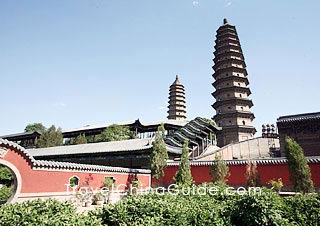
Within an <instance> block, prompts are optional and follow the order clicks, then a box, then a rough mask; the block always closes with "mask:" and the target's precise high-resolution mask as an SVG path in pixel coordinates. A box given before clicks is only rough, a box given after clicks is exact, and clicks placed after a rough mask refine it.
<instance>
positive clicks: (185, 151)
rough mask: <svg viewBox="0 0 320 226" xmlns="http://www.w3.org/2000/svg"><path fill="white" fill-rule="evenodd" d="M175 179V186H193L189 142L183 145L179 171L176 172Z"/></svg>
mask: <svg viewBox="0 0 320 226" xmlns="http://www.w3.org/2000/svg"><path fill="white" fill-rule="evenodd" d="M173 179H174V182H175V184H177V185H179V186H191V185H192V183H193V178H192V174H191V169H190V162H189V148H188V141H187V140H186V141H185V142H184V144H183V147H182V154H181V160H180V165H179V169H178V171H177V172H176V175H175V176H174V178H173Z"/></svg>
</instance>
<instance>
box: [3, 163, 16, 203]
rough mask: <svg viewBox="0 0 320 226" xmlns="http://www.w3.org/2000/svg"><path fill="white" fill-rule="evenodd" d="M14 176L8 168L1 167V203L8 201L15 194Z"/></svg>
mask: <svg viewBox="0 0 320 226" xmlns="http://www.w3.org/2000/svg"><path fill="white" fill-rule="evenodd" d="M13 185H14V181H13V174H12V172H11V170H10V169H9V168H8V167H5V166H0V201H6V200H7V199H8V198H9V197H10V196H11V194H12V192H13Z"/></svg>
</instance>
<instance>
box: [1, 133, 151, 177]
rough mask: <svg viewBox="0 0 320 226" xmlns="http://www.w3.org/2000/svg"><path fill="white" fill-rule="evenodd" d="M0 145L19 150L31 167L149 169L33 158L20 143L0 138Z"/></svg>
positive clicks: (98, 170) (117, 169)
mask: <svg viewBox="0 0 320 226" xmlns="http://www.w3.org/2000/svg"><path fill="white" fill-rule="evenodd" d="M0 146H3V147H9V148H13V149H14V150H17V151H18V152H20V153H21V154H22V155H23V156H24V157H25V158H26V160H27V161H29V162H30V163H31V167H32V169H35V170H39V169H44V170H46V169H49V170H50V169H53V170H54V169H56V170H75V171H89V172H102V173H103V172H105V173H109V172H122V173H143V174H149V173H150V170H143V169H130V168H122V167H111V166H100V165H88V164H78V163H70V162H56V161H46V160H35V159H34V158H33V156H32V155H31V153H30V152H29V151H28V150H26V149H24V148H23V147H21V146H20V145H18V144H16V143H14V142H12V141H8V140H4V139H1V138H0Z"/></svg>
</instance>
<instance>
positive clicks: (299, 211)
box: [284, 195, 320, 226]
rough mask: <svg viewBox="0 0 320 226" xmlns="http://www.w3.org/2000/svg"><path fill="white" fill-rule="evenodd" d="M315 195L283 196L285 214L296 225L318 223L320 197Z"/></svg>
mask: <svg viewBox="0 0 320 226" xmlns="http://www.w3.org/2000/svg"><path fill="white" fill-rule="evenodd" d="M318 198H319V197H317V195H296V196H293V197H286V198H284V203H285V205H286V211H285V215H286V216H287V218H289V219H290V221H292V222H295V223H296V224H297V225H305V226H309V225H320V199H318Z"/></svg>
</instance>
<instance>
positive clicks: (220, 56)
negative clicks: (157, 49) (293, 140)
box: [212, 19, 256, 146]
mask: <svg viewBox="0 0 320 226" xmlns="http://www.w3.org/2000/svg"><path fill="white" fill-rule="evenodd" d="M215 43H216V45H215V51H214V59H213V61H214V66H213V67H212V68H213V70H214V74H213V75H212V76H213V78H214V79H215V81H214V82H213V84H212V85H213V87H214V88H215V91H214V92H213V93H212V96H213V97H214V98H215V103H214V104H213V105H212V107H213V108H214V109H215V110H216V114H215V116H214V117H213V120H215V121H216V123H217V125H218V126H220V127H222V135H221V137H220V139H219V137H218V146H224V145H227V144H230V143H236V142H240V141H243V140H247V139H250V138H252V137H253V135H254V134H255V132H256V129H255V128H254V127H253V126H252V121H253V119H254V114H253V113H251V111H250V108H251V107H252V106H253V103H252V100H250V99H249V95H250V94H251V91H250V89H249V87H248V85H249V80H248V78H247V75H248V73H247V70H246V63H245V59H244V56H243V53H242V48H241V45H240V41H239V37H238V34H237V31H236V28H235V26H232V25H230V24H229V23H228V21H227V19H224V20H223V25H222V26H220V27H219V28H218V30H217V35H216V41H215Z"/></svg>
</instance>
